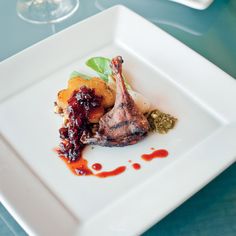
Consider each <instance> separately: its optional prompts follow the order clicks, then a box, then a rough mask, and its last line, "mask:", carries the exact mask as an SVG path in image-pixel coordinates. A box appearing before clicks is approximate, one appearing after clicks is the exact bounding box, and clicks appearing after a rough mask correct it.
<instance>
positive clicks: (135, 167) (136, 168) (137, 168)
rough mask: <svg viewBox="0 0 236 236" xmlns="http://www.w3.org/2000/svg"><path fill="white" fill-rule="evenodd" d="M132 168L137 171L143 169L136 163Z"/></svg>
mask: <svg viewBox="0 0 236 236" xmlns="http://www.w3.org/2000/svg"><path fill="white" fill-rule="evenodd" d="M132 166H133V168H134V169H135V170H139V169H140V168H141V165H140V164H139V163H134V164H133V165H132Z"/></svg>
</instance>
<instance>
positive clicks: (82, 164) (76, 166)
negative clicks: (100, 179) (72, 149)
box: [60, 156, 93, 175]
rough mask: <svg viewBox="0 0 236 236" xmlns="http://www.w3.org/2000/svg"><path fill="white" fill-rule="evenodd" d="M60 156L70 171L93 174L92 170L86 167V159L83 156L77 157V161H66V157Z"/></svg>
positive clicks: (76, 173) (77, 173)
mask: <svg viewBox="0 0 236 236" xmlns="http://www.w3.org/2000/svg"><path fill="white" fill-rule="evenodd" d="M60 158H61V159H62V160H63V161H64V162H65V163H66V165H67V167H68V168H69V169H70V171H71V172H72V173H73V174H75V175H93V172H92V171H91V170H90V169H89V167H88V161H87V160H86V159H84V158H83V157H81V158H79V159H78V160H77V161H73V162H68V159H67V158H66V157H64V156H60Z"/></svg>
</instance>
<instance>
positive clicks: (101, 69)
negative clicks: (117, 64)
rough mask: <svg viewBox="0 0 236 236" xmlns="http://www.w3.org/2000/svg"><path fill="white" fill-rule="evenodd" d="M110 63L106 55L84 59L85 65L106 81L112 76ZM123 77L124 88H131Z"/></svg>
mask: <svg viewBox="0 0 236 236" xmlns="http://www.w3.org/2000/svg"><path fill="white" fill-rule="evenodd" d="M110 63H111V59H109V58H106V57H92V58H90V59H88V60H87V61H86V65H87V66H88V67H90V68H91V69H93V70H94V71H96V72H97V74H98V75H99V77H100V78H101V79H103V80H104V81H105V82H106V83H107V82H108V81H109V76H112V70H111V67H110ZM123 78H124V82H125V86H126V88H127V89H129V90H132V88H131V86H130V85H129V83H128V82H127V80H126V79H125V76H124V75H123Z"/></svg>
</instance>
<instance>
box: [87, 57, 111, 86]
mask: <svg viewBox="0 0 236 236" xmlns="http://www.w3.org/2000/svg"><path fill="white" fill-rule="evenodd" d="M110 63H111V60H110V59H109V58H105V57H92V58H90V59H89V60H88V61H86V65H87V66H88V67H90V68H91V69H93V70H95V71H96V72H97V73H98V75H99V76H100V77H101V79H103V80H104V81H105V82H108V77H109V76H110V75H112V70H111V68H110Z"/></svg>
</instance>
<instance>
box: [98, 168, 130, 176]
mask: <svg viewBox="0 0 236 236" xmlns="http://www.w3.org/2000/svg"><path fill="white" fill-rule="evenodd" d="M125 170H126V166H119V167H117V168H116V169H114V170H112V171H103V172H100V173H98V174H96V175H95V176H97V177H100V178H106V177H110V176H116V175H119V174H121V173H123V172H124V171H125Z"/></svg>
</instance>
